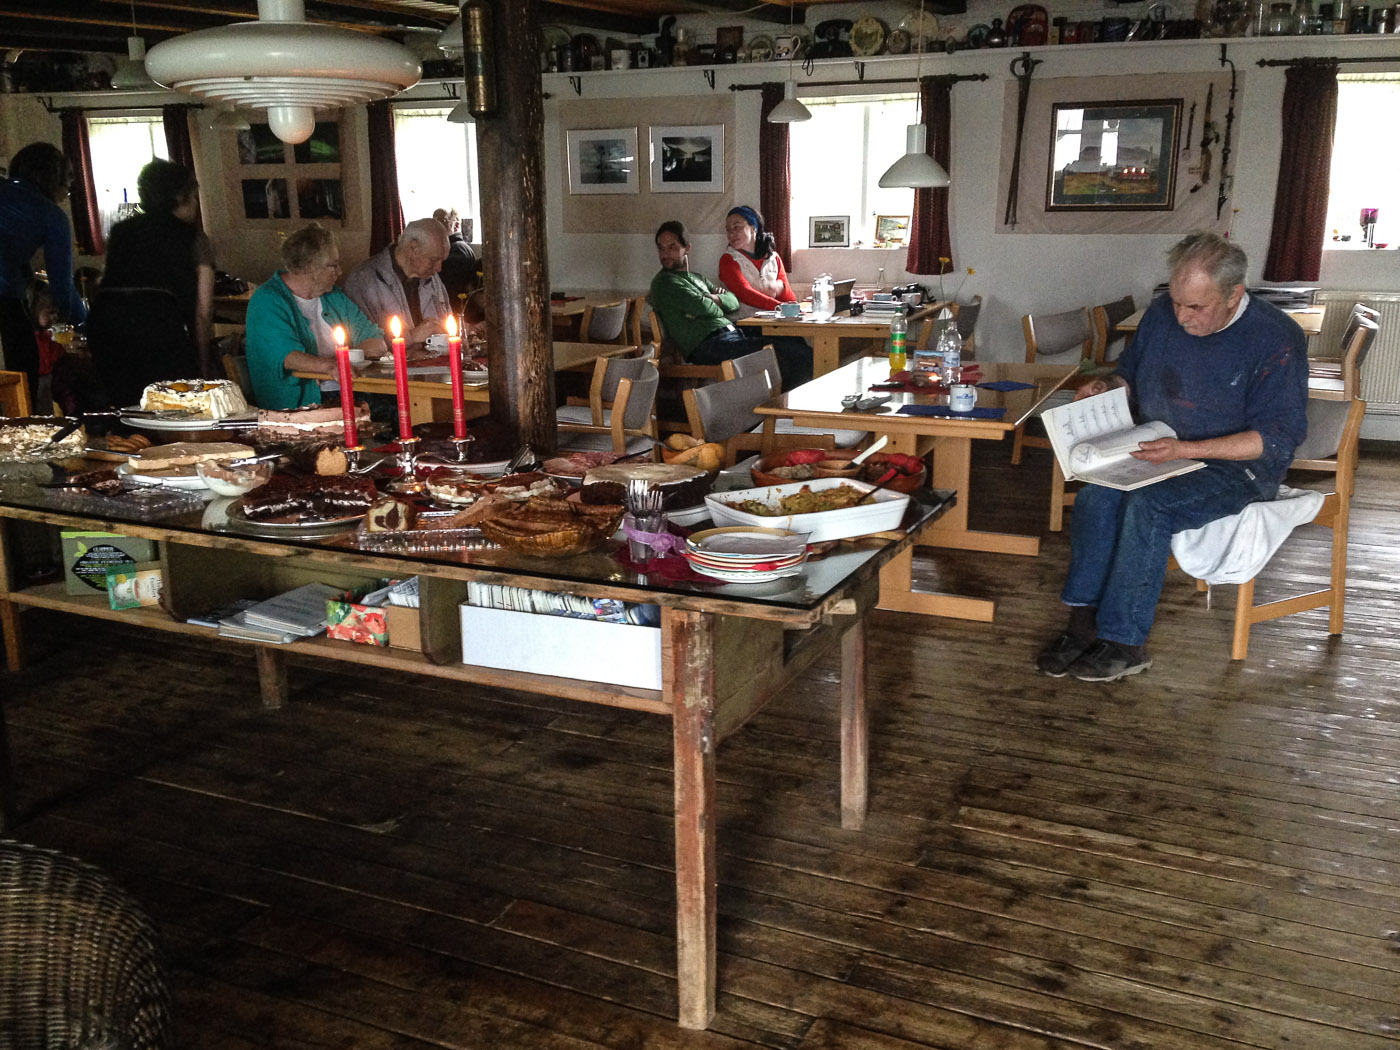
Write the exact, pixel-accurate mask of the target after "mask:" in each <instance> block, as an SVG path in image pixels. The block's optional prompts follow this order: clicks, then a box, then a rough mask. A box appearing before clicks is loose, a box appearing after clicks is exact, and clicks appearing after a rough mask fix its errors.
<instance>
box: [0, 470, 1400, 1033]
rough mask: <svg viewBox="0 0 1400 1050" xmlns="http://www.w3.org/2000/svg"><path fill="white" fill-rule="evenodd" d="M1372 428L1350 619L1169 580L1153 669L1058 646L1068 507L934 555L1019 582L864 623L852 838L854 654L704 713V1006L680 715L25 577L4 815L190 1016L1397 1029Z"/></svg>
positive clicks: (324, 1025)
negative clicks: (1007, 537)
mask: <svg viewBox="0 0 1400 1050" xmlns="http://www.w3.org/2000/svg"><path fill="white" fill-rule="evenodd" d="M978 444H979V445H982V444H983V443H980V442H979V443H978ZM977 454H978V468H977V469H978V476H979V477H984V478H985V479H986V480H984V481H982V482H981V483H980V487H979V489H978V491H977V500H976V507H977V509H978V513H977V514H976V515H975V517H976V518H977V523H978V524H979V525H980V526H983V527H992V526H995V527H1014V526H1020V527H1022V528H1024V529H1026V530H1036V531H1038V530H1039V528H1040V523H1041V522H1042V520H1043V510H1044V507H1045V494H1046V492H1047V491H1048V475H1049V467H1048V460H1047V459H1045V458H1044V456H1045V455H1046V454H1045V453H1038V452H1037V451H1035V450H1032V451H1031V452H1029V453H1028V454H1027V458H1026V462H1025V464H1024V465H1023V466H1021V467H1020V468H1011V467H1008V466H1006V465H1005V464H1006V455H1007V449H1006V447H1005V446H1000V447H998V446H992V445H986V446H985V447H981V448H979V449H978V453H977ZM1363 457H1364V458H1363V462H1362V467H1361V471H1360V479H1359V489H1360V492H1361V495H1360V496H1359V497H1358V498H1357V500H1356V503H1355V514H1354V519H1353V526H1352V534H1351V535H1352V539H1351V567H1352V569H1351V587H1350V606H1349V616H1348V622H1347V632H1346V634H1345V635H1344V636H1343V637H1342V638H1340V639H1330V640H1329V639H1328V637H1327V635H1326V620H1325V614H1323V613H1309V614H1304V615H1301V616H1295V617H1292V618H1290V619H1288V620H1284V621H1279V622H1275V623H1273V624H1266V625H1263V626H1261V627H1257V628H1256V629H1255V631H1254V638H1253V643H1252V649H1251V653H1250V657H1249V660H1248V661H1246V662H1244V663H1231V662H1230V660H1229V659H1228V649H1229V638H1228V635H1229V631H1228V622H1229V616H1230V608H1231V606H1232V604H1233V600H1234V595H1233V588H1225V589H1224V591H1225V592H1228V593H1218V594H1217V595H1216V602H1215V605H1216V607H1215V608H1214V609H1212V610H1207V609H1206V608H1205V607H1204V603H1203V601H1202V600H1201V598H1200V597H1199V596H1198V595H1197V594H1196V592H1195V591H1194V589H1192V587H1191V585H1190V584H1189V583H1188V582H1187V581H1185V580H1184V578H1181V577H1174V578H1172V579H1171V580H1169V581H1168V585H1167V589H1166V592H1165V594H1164V599H1163V604H1162V608H1161V616H1160V619H1159V622H1158V626H1157V628H1156V630H1155V632H1154V634H1153V637H1152V639H1151V643H1150V649H1151V651H1152V654H1153V656H1154V659H1155V661H1156V664H1155V666H1154V667H1153V668H1152V669H1151V671H1149V672H1148V673H1146V674H1143V675H1140V676H1138V677H1136V678H1132V679H1128V680H1125V681H1123V682H1120V683H1116V684H1111V685H1088V684H1084V683H1079V682H1076V681H1074V680H1072V679H1058V680H1055V679H1047V678H1041V677H1037V676H1036V675H1035V674H1034V673H1032V671H1031V670H1030V662H1031V657H1032V654H1033V652H1034V650H1035V649H1036V647H1037V645H1038V644H1039V643H1040V642H1041V641H1042V640H1043V638H1044V637H1045V635H1046V634H1047V631H1048V630H1050V629H1052V628H1054V627H1057V626H1058V624H1059V619H1060V612H1059V610H1058V605H1057V602H1056V593H1057V590H1058V586H1059V583H1060V578H1061V576H1062V573H1063V569H1064V564H1065V558H1066V553H1067V540H1066V539H1065V538H1064V537H1063V536H1053V537H1048V538H1047V540H1046V543H1045V547H1044V552H1043V553H1042V555H1041V556H1040V557H1039V558H1038V559H1025V558H1011V557H995V556H980V555H970V554H958V553H948V552H944V553H940V554H939V555H937V556H936V558H934V559H932V560H929V561H928V562H927V564H925V565H924V566H923V567H922V568H923V571H924V572H925V574H926V575H927V576H928V578H929V580H931V581H932V580H935V579H936V580H939V581H942V582H944V583H955V584H956V585H957V586H959V587H961V588H964V589H966V590H968V591H972V592H988V593H995V594H998V595H1002V596H1003V597H1004V600H1003V602H1002V604H1001V607H1000V612H999V615H998V618H997V622H996V623H995V624H975V623H961V622H952V621H946V620H931V619H920V618H914V617H910V616H902V615H893V614H881V615H879V616H877V617H876V619H875V621H874V624H873V631H872V643H873V644H872V646H871V651H870V682H871V693H872V699H873V704H874V713H873V724H872V745H871V755H872V784H871V804H870V808H871V815H870V820H869V822H868V825H867V827H866V829H865V830H864V831H863V832H860V833H848V832H843V831H841V829H840V827H839V816H838V806H837V768H836V758H837V740H836V735H837V733H836V731H837V721H838V711H837V708H838V693H837V689H836V683H835V673H836V668H835V665H834V663H827V664H821V665H818V666H817V667H816V668H815V669H814V671H813V672H812V673H810V674H809V675H808V676H807V677H806V678H805V679H804V680H803V681H802V682H801V683H800V685H799V686H798V687H796V688H793V689H791V690H789V691H788V692H787V693H786V694H784V695H783V696H782V697H781V698H780V699H779V700H778V701H777V702H775V703H774V704H772V705H771V706H770V707H769V708H768V709H767V710H766V711H765V712H764V713H763V714H762V715H761V716H759V717H758V718H756V719H755V720H754V721H753V722H752V723H751V724H750V725H748V726H747V727H745V728H744V729H743V730H742V731H740V732H739V733H738V734H736V735H735V736H734V737H733V738H731V739H730V740H729V741H727V742H726V743H725V744H724V746H723V747H721V749H720V752H719V761H718V771H719V778H720V785H719V802H720V807H721V812H722V818H723V819H722V824H721V826H720V827H719V848H720V863H719V876H720V881H721V885H720V891H719V911H720V914H719V934H720V957H719V988H720V998H719V1011H718V1016H717V1017H716V1019H715V1022H714V1026H713V1028H712V1029H711V1030H710V1031H708V1032H687V1031H682V1030H680V1029H677V1028H676V1027H675V1025H674V1022H673V1020H672V1018H673V1016H674V1010H675V993H674V987H673V982H672V974H673V969H674V963H675V943H674V934H673V889H672V885H673V884H672V871H671V841H670V818H669V812H670V792H671V780H670V768H669V758H668V754H669V743H670V737H669V728H668V726H667V725H666V724H664V723H663V722H662V721H660V720H658V719H654V718H649V717H647V716H644V715H639V714H632V713H628V712H624V711H615V710H604V709H596V708H592V707H587V706H584V705H576V704H572V703H566V702H562V701H553V700H550V699H548V698H539V697H533V696H522V695H515V694H511V693H501V692H497V693H491V692H468V693H461V692H454V691H453V689H451V688H450V687H448V686H445V685H440V684H437V683H435V682H433V681H427V680H420V679H414V678H408V677H403V676H396V675H392V674H386V675H383V676H372V675H370V674H367V673H364V672H361V671H355V670H349V671H347V670H344V669H343V668H342V667H340V666H337V667H335V668H328V667H326V666H324V665H314V664H305V665H299V666H296V667H294V668H293V673H292V686H293V702H292V703H291V704H290V705H289V706H288V707H287V708H285V709H284V710H282V711H278V712H265V711H262V710H260V709H259V707H258V706H257V703H256V700H255V696H256V688H255V676H254V668H253V661H252V659H251V656H250V655H249V654H248V651H247V650H246V649H235V648H231V647H227V646H220V645H219V644H217V643H215V642H213V641H211V642H209V643H208V644H196V643H194V642H191V641H187V640H185V639H182V638H176V637H170V636H156V635H153V634H149V633H139V632H136V631H133V630H128V629H124V628H121V627H102V626H100V625H97V624H95V623H91V622H82V623H79V622H77V621H75V620H73V619H65V618H62V617H56V616H53V615H49V614H44V613H40V612H28V613H26V614H25V617H24V618H25V621H26V623H27V624H28V625H29V632H30V643H31V652H32V653H33V655H34V657H35V660H34V663H33V666H32V668H31V669H29V670H27V671H25V672H24V673H23V674H20V675H10V676H8V677H5V678H3V679H0V685H3V687H4V689H5V696H4V699H5V703H6V706H7V708H8V710H9V722H10V731H11V735H12V737H13V748H14V753H15V757H16V767H17V769H16V772H17V775H18V777H19V779H20V782H21V785H22V791H21V804H22V807H23V809H24V812H25V816H26V820H25V822H24V823H23V824H22V825H21V826H20V827H19V828H18V829H16V832H15V834H16V836H17V837H20V838H23V839H26V840H29V841H33V842H38V843H42V844H46V845H51V846H55V847H58V848H61V849H65V850H69V851H71V852H74V853H77V854H79V855H81V856H83V857H85V858H87V859H89V860H92V861H94V862H96V863H97V864H99V865H101V866H102V867H104V868H106V869H108V870H109V871H111V872H113V873H114V874H115V875H116V876H117V877H118V878H119V879H120V880H121V881H122V882H123V883H124V884H126V885H127V886H128V887H129V888H130V889H131V890H132V891H133V892H134V893H135V895H136V896H137V897H138V898H139V899H141V900H142V901H143V902H144V903H145V904H146V905H147V906H148V908H149V909H150V911H151V912H152V913H153V914H154V915H155V916H156V918H157V920H158V922H159V924H160V926H161V929H162V932H163V934H164V936H165V938H166V941H167V943H168V946H169V950H170V956H171V970H172V982H173V986H174V992H175V1001H176V1010H177V1016H178V1027H179V1035H180V1045H181V1046H182V1047H189V1048H195V1047H198V1048H202V1050H243V1048H249V1047H278V1048H293V1047H295V1048H317V1047H324V1048H331V1047H334V1048H355V1050H417V1048H427V1047H470V1048H493V1050H497V1048H510V1050H516V1048H519V1050H534V1048H540V1050H546V1048H547V1050H588V1048H595V1047H606V1048H614V1050H664V1048H672V1047H685V1048H691V1047H703V1048H744V1047H782V1048H793V1050H836V1048H840V1050H904V1048H915V1047H937V1048H940V1050H1061V1048H1071V1047H1074V1048H1077V1047H1096V1048H1111V1050H1137V1048H1142V1050H1148V1048H1151V1050H1163V1048H1200V1050H1243V1048H1250V1047H1267V1048H1274V1050H1278V1048H1294V1050H1331V1048H1335V1050H1381V1048H1388V1050H1394V1048H1395V1047H1397V1046H1400V1005H1398V1004H1400V699H1397V688H1396V668H1397V666H1400V664H1398V663H1397V655H1400V605H1397V592H1396V588H1395V584H1394V581H1395V579H1396V578H1397V576H1400V545H1397V540H1396V537H1397V535H1398V534H1400V533H1398V532H1397V529H1396V527H1395V526H1396V515H1395V512H1394V509H1393V508H1394V507H1395V505H1396V502H1397V500H1398V499H1400V453H1387V452H1386V451H1385V449H1384V446H1382V447H1379V448H1367V449H1365V451H1364V453H1363ZM1325 542H1326V541H1325V539H1318V538H1315V537H1312V538H1310V537H1307V536H1304V535H1302V534H1297V535H1295V537H1294V539H1293V540H1292V541H1290V545H1289V547H1288V548H1287V550H1286V553H1285V554H1282V555H1280V557H1279V558H1278V559H1276V560H1275V562H1274V565H1273V566H1272V567H1271V569H1270V577H1272V578H1275V579H1283V578H1303V577H1306V578H1310V579H1316V580H1319V581H1320V580H1322V579H1323V578H1324V577H1325V575H1326V565H1325V562H1324V560H1323V547H1322V544H1323V543H1325ZM1267 590H1268V588H1267V586H1266V585H1265V584H1264V583H1262V582H1261V585H1260V596H1261V597H1264V596H1265V593H1266V591H1267ZM0 965H3V960H0Z"/></svg>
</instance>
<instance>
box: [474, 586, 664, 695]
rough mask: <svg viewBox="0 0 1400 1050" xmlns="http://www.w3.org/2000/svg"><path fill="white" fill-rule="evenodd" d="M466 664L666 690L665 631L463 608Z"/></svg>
mask: <svg viewBox="0 0 1400 1050" xmlns="http://www.w3.org/2000/svg"><path fill="white" fill-rule="evenodd" d="M461 612H462V662H463V663H464V664H475V665H477V666H480V667H498V668H501V669H502V670H506V671H528V672H530V673H531V674H547V675H554V676H556V677H559V678H575V679H582V680H584V681H591V682H609V683H611V684H613V685H630V686H637V687H640V688H642V689H660V688H661V628H659V627H638V626H634V625H632V624H626V623H605V622H603V621H601V620H575V619H573V618H571V617H568V616H542V615H539V614H536V613H522V612H512V611H510V610H509V609H485V608H482V607H480V606H476V605H463V606H461Z"/></svg>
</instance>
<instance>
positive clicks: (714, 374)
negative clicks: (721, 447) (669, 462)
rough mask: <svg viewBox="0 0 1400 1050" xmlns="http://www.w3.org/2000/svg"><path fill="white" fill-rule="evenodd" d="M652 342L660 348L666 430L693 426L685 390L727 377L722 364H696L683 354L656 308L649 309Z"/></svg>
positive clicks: (660, 410)
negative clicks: (669, 335) (668, 335)
mask: <svg viewBox="0 0 1400 1050" xmlns="http://www.w3.org/2000/svg"><path fill="white" fill-rule="evenodd" d="M648 316H649V317H650V323H651V335H652V342H653V343H654V344H655V345H656V347H657V353H656V369H657V371H658V372H659V373H660V374H661V384H662V387H661V393H660V394H659V395H658V397H657V404H658V408H657V417H658V422H659V424H660V426H661V429H662V430H665V431H667V432H668V433H669V432H672V431H677V430H686V429H689V426H690V423H689V409H688V408H687V407H685V391H686V390H688V389H689V388H691V387H694V386H699V385H703V384H705V383H717V382H719V381H720V380H721V379H723V378H724V372H723V370H722V369H721V367H720V366H719V365H692V364H690V363H688V362H687V361H686V360H685V359H684V358H683V357H681V352H680V348H679V347H677V346H676V344H675V343H674V342H672V341H671V340H670V339H669V338H668V337H667V335H666V329H665V327H664V326H663V325H662V324H661V318H660V317H659V316H657V313H656V311H655V310H652V311H650V312H649V315H648Z"/></svg>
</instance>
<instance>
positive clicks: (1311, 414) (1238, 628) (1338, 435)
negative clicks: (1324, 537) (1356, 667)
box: [1196, 398, 1366, 660]
mask: <svg viewBox="0 0 1400 1050" xmlns="http://www.w3.org/2000/svg"><path fill="white" fill-rule="evenodd" d="M1365 414H1366V402H1365V401H1362V400H1361V399H1360V398H1354V399H1352V400H1351V401H1329V400H1325V399H1322V398H1309V399H1308V436H1307V438H1306V439H1305V440H1304V442H1303V444H1302V445H1300V446H1299V447H1298V451H1297V454H1296V455H1295V457H1294V459H1293V463H1292V465H1291V469H1293V470H1309V471H1328V472H1331V473H1334V474H1335V475H1336V484H1335V485H1334V486H1333V488H1332V491H1331V492H1329V493H1327V495H1326V496H1325V498H1324V499H1323V502H1322V507H1321V509H1319V510H1318V512H1317V514H1316V515H1315V516H1314V517H1313V519H1312V524H1315V525H1322V526H1325V527H1327V528H1330V529H1331V530H1332V544H1331V563H1332V564H1331V572H1330V573H1329V578H1328V584H1327V586H1326V587H1323V588H1321V589H1319V590H1313V591H1307V592H1305V593H1303V594H1297V595H1293V596H1291V597H1287V598H1280V599H1277V600H1274V601H1270V602H1265V603H1264V604H1262V605H1256V604H1254V579H1249V580H1246V581H1244V582H1243V583H1241V584H1239V595H1238V597H1237V598H1236V600H1235V619H1234V630H1233V635H1232V638H1231V644H1230V659H1232V660H1243V659H1244V658H1245V657H1246V656H1247V655H1248V654H1249V630H1250V628H1251V627H1252V626H1254V624H1256V623H1263V622H1264V621H1266V620H1276V619H1279V618H1280V617H1283V616H1291V615H1293V614H1294V613H1297V612H1305V611H1307V610H1309V609H1322V608H1326V609H1327V610H1328V617H1327V633H1328V634H1341V633H1342V627H1343V624H1344V622H1345V619H1346V580H1347V529H1348V527H1349V525H1350V522H1351V496H1352V493H1353V491H1354V490H1355V483H1356V457H1357V445H1358V442H1359V438H1360V434H1361V420H1362V417H1363V416H1364V415H1365ZM1284 542H1287V541H1286V540H1285V541H1284ZM1209 586H1210V585H1209V584H1208V583H1207V582H1206V581H1204V580H1197V581H1196V589H1197V590H1199V591H1206V590H1207V589H1208V588H1209Z"/></svg>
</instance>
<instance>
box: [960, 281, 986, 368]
mask: <svg viewBox="0 0 1400 1050" xmlns="http://www.w3.org/2000/svg"><path fill="white" fill-rule="evenodd" d="M953 305H954V306H955V308H956V309H955V310H954V312H953V319H954V320H955V321H957V323H958V335H960V336H962V341H963V347H962V357H963V360H964V361H971V360H973V359H974V358H976V357H977V318H978V316H979V315H980V314H981V313H982V297H981V296H980V295H974V296H973V297H972V301H971V302H967V303H955V304H953Z"/></svg>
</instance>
